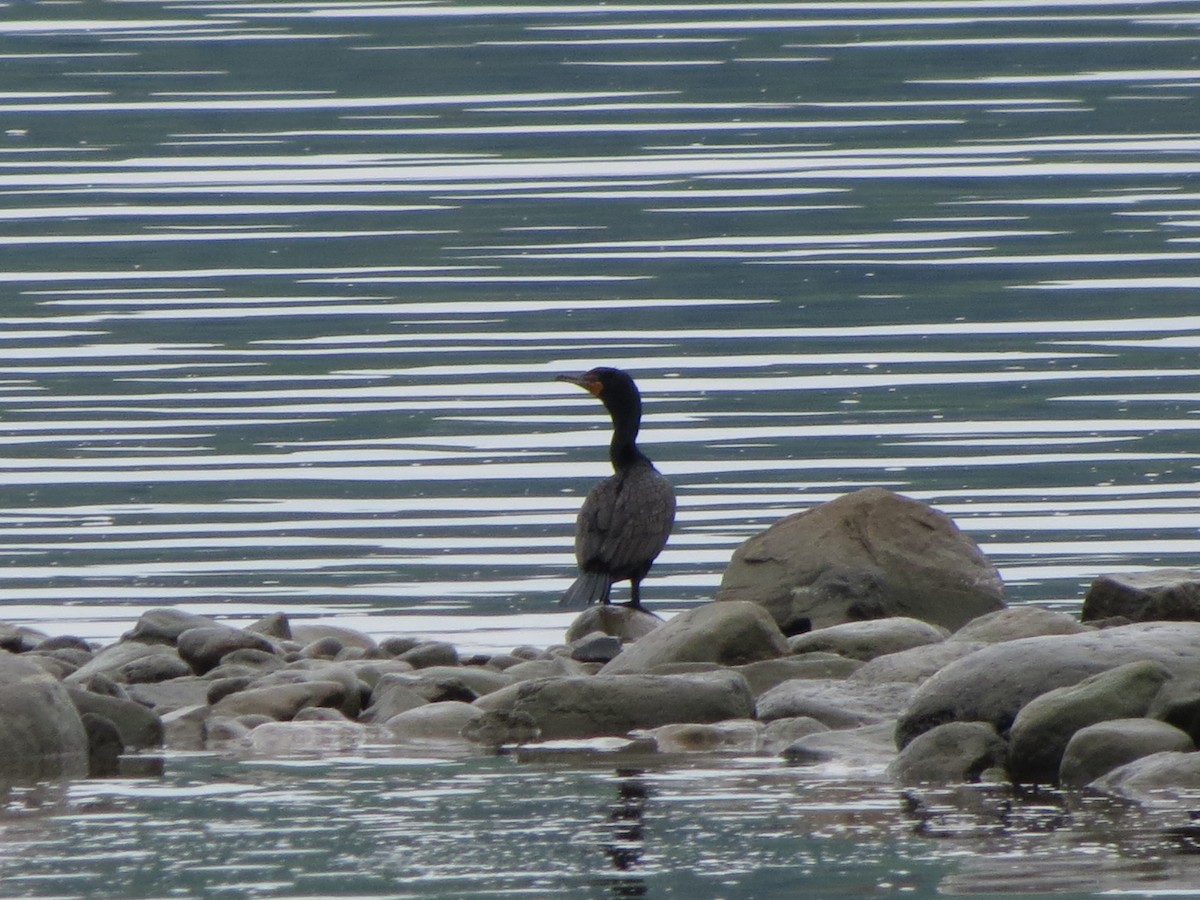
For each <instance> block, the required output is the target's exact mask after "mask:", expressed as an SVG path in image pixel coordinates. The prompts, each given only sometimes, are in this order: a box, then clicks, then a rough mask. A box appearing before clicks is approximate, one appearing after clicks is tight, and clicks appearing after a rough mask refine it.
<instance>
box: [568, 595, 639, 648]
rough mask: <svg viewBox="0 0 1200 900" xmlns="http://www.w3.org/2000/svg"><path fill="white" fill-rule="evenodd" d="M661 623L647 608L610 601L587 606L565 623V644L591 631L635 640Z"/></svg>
mask: <svg viewBox="0 0 1200 900" xmlns="http://www.w3.org/2000/svg"><path fill="white" fill-rule="evenodd" d="M662 623H663V620H662V618H660V617H659V616H657V615H655V614H654V613H652V612H650V611H649V610H647V609H634V608H632V607H629V606H614V605H613V604H610V603H604V604H599V605H597V606H589V607H588V608H587V609H585V610H584V611H583V612H581V613H580V614H579V615H578V616H577V617H576V618H575V621H573V622H572V623H571V624H570V625H569V626H567V635H566V641H567V643H568V644H570V643H573V642H575V641H577V640H579V639H580V638H581V637H583V636H584V635H587V634H591V633H592V632H596V631H598V632H600V633H601V634H607V635H611V636H612V637H615V638H617V640H619V641H621V642H622V643H624V644H628V643H632V642H633V641H638V640H641V639H642V638H644V637H645V636H646V635H648V634H649V633H650V632H652V631H653V630H654V629H656V628H657V627H658V626H659V625H661V624H662Z"/></svg>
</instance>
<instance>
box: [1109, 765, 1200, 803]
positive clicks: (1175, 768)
mask: <svg viewBox="0 0 1200 900" xmlns="http://www.w3.org/2000/svg"><path fill="white" fill-rule="evenodd" d="M1088 787H1089V788H1091V789H1092V790H1095V791H1099V792H1100V793H1102V794H1108V795H1109V796H1113V797H1120V798H1123V799H1126V800H1133V801H1135V802H1138V803H1145V804H1148V805H1153V804H1156V803H1163V802H1172V801H1173V800H1175V799H1176V798H1179V799H1182V800H1184V802H1186V803H1188V805H1189V806H1192V805H1194V804H1195V801H1194V799H1188V795H1189V794H1191V795H1192V797H1194V795H1195V792H1197V791H1200V753H1195V752H1192V753H1172V752H1164V753H1154V754H1151V755H1150V756H1144V757H1142V758H1141V759H1136V760H1134V761H1133V762H1131V763H1126V764H1125V765H1123V766H1119V767H1118V768H1116V769H1113V770H1112V771H1111V772H1109V773H1108V774H1107V775H1104V776H1102V777H1100V778H1097V779H1096V780H1095V781H1093V782H1091V783H1090V784H1088Z"/></svg>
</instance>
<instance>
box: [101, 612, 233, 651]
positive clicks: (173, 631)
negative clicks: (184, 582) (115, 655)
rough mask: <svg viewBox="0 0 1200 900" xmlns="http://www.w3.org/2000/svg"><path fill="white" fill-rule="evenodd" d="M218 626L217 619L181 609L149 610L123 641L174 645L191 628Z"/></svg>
mask: <svg viewBox="0 0 1200 900" xmlns="http://www.w3.org/2000/svg"><path fill="white" fill-rule="evenodd" d="M217 624H218V623H217V620H216V619H212V618H209V617H208V616H198V615H196V614H195V613H190V612H184V611H183V610H181V609H172V608H171V607H162V608H159V609H148V610H146V611H145V612H144V613H142V615H141V617H140V618H139V619H138V620H137V623H136V624H135V625H134V626H133V630H132V631H130V632H129V633H128V634H126V635H125V636H124V637H123V638H122V640H123V641H140V642H142V643H144V644H174V643H175V641H176V640H177V639H178V638H179V636H180V635H181V634H183V633H184V632H185V631H187V630H188V629H189V628H210V627H212V626H215V625H217Z"/></svg>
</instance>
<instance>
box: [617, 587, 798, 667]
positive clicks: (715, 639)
mask: <svg viewBox="0 0 1200 900" xmlns="http://www.w3.org/2000/svg"><path fill="white" fill-rule="evenodd" d="M788 653H789V650H788V645H787V639H786V638H785V637H784V636H783V632H781V631H780V630H779V627H778V626H777V625H776V624H775V622H774V621H773V620H772V619H771V617H770V616H769V615H767V613H766V612H765V611H764V610H763V609H762V607H760V606H757V605H756V604H753V603H706V604H705V605H704V606H698V607H696V608H695V609H690V610H688V611H687V612H685V613H680V614H679V615H677V616H675V618H673V619H671V620H670V621H668V622H667V623H666V624H664V625H661V626H659V627H658V628H656V629H655V630H654V631H652V632H650V633H649V634H647V635H646V636H645V637H643V638H642V639H641V640H638V641H635V642H634V643H633V644H630V645H629V646H628V647H626V648H625V649H624V650H623V651H621V653H620V654H619V655H618V656H617V658H616V659H614V660H613V661H612V662H610V663H607V664H606V665H605V666H604V668H603V669H601V670H600V673H601V674H603V675H626V674H632V673H637V672H648V671H649V670H650V669H652V668H654V667H655V666H661V665H664V664H667V663H678V662H714V663H720V664H721V665H723V666H735V665H742V664H744V663H750V662H756V661H757V660H760V659H775V658H777V657H780V656H787V655H788Z"/></svg>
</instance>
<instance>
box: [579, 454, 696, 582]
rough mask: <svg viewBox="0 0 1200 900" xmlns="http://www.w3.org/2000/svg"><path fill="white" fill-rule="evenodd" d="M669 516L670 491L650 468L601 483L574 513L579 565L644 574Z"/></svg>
mask: <svg viewBox="0 0 1200 900" xmlns="http://www.w3.org/2000/svg"><path fill="white" fill-rule="evenodd" d="M674 520H675V493H674V491H672V490H671V485H670V482H668V481H667V480H666V479H665V478H664V477H662V476H661V475H659V474H658V473H657V472H655V471H654V470H653V469H650V470H641V471H640V472H636V473H632V474H631V476H629V477H627V478H625V479H620V478H619V477H614V478H609V479H607V480H605V481H602V482H601V483H600V484H598V485H596V487H594V488H593V489H592V491H591V492H590V493H589V494H588V498H587V500H586V501H585V502H584V505H583V508H582V509H581V510H580V513H579V523H578V524H579V526H580V527H578V528H577V530H576V534H575V551H576V556H577V558H578V560H579V564H580V566H581V567H582V568H584V569H588V568H595V567H598V566H599V567H603V568H604V569H606V570H607V571H610V572H612V573H613V575H615V576H617V577H629V576H630V575H631V574H635V573H644V571H645V570H646V569H648V568H649V567H650V564H651V563H652V562H653V561H654V558H655V557H656V556H658V554H659V553H660V552H661V551H662V548H663V547H664V546H665V545H666V543H667V538H668V537H669V536H670V534H671V526H672V523H673V522H674ZM589 564H590V565H589Z"/></svg>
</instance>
